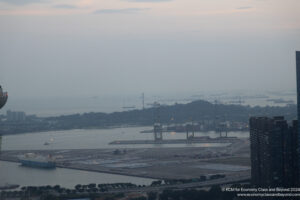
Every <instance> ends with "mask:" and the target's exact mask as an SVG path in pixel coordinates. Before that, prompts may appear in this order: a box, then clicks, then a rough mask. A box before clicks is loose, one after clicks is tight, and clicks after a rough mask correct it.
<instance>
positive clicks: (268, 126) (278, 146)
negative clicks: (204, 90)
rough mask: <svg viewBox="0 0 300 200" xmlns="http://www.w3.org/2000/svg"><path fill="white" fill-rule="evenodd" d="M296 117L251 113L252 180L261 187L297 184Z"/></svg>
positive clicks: (292, 185)
mask: <svg viewBox="0 0 300 200" xmlns="http://www.w3.org/2000/svg"><path fill="white" fill-rule="evenodd" d="M297 133H298V127H297V121H294V122H293V124H292V125H291V126H289V125H288V123H287V121H286V120H285V119H284V117H274V118H267V117H251V118H250V142H251V146H250V148H251V183H252V184H253V185H255V186H258V187H294V186H297V185H298V179H297V177H298V170H297V166H298V162H297V160H298V159H297V155H298V154H297V136H298V134H297Z"/></svg>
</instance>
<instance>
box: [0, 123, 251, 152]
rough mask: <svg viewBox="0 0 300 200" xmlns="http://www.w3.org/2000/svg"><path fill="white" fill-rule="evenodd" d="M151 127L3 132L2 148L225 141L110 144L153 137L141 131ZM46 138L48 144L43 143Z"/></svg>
mask: <svg viewBox="0 0 300 200" xmlns="http://www.w3.org/2000/svg"><path fill="white" fill-rule="evenodd" d="M152 128H153V127H126V128H114V129H87V130H86V129H78V130H68V131H50V132H39V133H27V134H19V135H9V136H3V138H2V150H39V149H101V148H157V147H161V148H164V147H166V148H167V147H201V146H205V147H208V146H223V145H224V144H190V143H186V144H142V145H117V146H116V145H109V143H110V142H112V141H114V140H153V133H140V131H142V130H150V129H152ZM195 135H196V136H210V137H218V136H219V133H216V132H214V131H211V132H200V133H195ZM228 136H236V137H249V133H248V132H229V133H228ZM163 138H164V139H185V138H186V134H185V133H175V132H169V133H163ZM45 142H47V143H49V145H44V144H45Z"/></svg>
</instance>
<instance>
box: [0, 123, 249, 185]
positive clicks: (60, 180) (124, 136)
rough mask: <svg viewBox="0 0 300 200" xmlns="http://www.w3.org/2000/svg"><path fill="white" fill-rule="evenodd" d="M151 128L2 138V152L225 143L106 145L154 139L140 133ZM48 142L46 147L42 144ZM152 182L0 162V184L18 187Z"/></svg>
mask: <svg viewBox="0 0 300 200" xmlns="http://www.w3.org/2000/svg"><path fill="white" fill-rule="evenodd" d="M149 129H152V127H126V128H114V129H88V130H68V131H52V132H39V133H28V134H19V135H9V136H3V139H2V150H40V149H50V150H52V149H53V150H54V149H101V148H115V149H117V148H169V147H199V146H203V147H212V146H224V145H227V144H148V145H117V146H116V145H109V144H108V143H109V142H111V141H114V140H139V139H149V140H153V133H140V131H142V130H149ZM196 136H210V137H218V136H219V134H218V133H216V132H206V133H204V132H201V133H196ZM228 136H237V137H243V138H247V137H249V133H248V132H229V133H228ZM163 137H164V138H165V139H184V138H185V137H186V134H185V133H175V132H171V133H163ZM45 142H48V143H49V145H44V143H45ZM152 181H153V180H152V179H147V178H139V177H130V176H122V175H114V174H106V173H98V172H86V171H81V170H72V169H61V168H57V169H54V170H44V169H36V168H28V167H22V166H20V164H18V163H11V162H4V161H0V185H4V184H6V183H9V184H20V185H21V186H29V185H32V186H39V185H57V184H59V185H61V186H64V187H68V188H72V187H74V186H75V185H76V184H89V183H97V184H99V183H115V182H131V183H135V184H145V185H147V184H149V183H151V182H152Z"/></svg>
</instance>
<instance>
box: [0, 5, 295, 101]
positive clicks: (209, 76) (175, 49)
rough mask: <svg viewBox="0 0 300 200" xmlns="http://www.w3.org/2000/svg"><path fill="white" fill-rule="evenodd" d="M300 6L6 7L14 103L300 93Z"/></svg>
mask: <svg viewBox="0 0 300 200" xmlns="http://www.w3.org/2000/svg"><path fill="white" fill-rule="evenodd" d="M299 8H300V1H299V0H52V1H50V0H0V84H1V85H2V86H3V87H4V88H5V89H6V90H7V91H8V92H9V95H10V96H14V97H22V96H24V97H28V96H37V97H39V96H44V97H53V96H77V95H79V96H81V95H108V94H110V95H111V94H136V93H138V94H140V93H142V92H145V93H164V92H166V93H168V92H170V93H176V92H178V93H180V92H183V91H184V92H190V93H199V92H200V91H203V90H205V91H208V90H241V89H254V90H257V89H259V90H274V89H280V90H282V89H289V90H292V89H295V84H296V82H295V76H296V75H295V50H300V11H299Z"/></svg>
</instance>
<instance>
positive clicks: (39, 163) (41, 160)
mask: <svg viewBox="0 0 300 200" xmlns="http://www.w3.org/2000/svg"><path fill="white" fill-rule="evenodd" d="M19 162H20V163H21V164H22V165H23V166H28V167H37V168H48V169H53V168H55V167H56V162H55V159H54V158H53V157H52V156H51V155H48V156H47V157H44V156H41V155H36V154H34V153H27V154H25V155H22V156H19Z"/></svg>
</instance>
